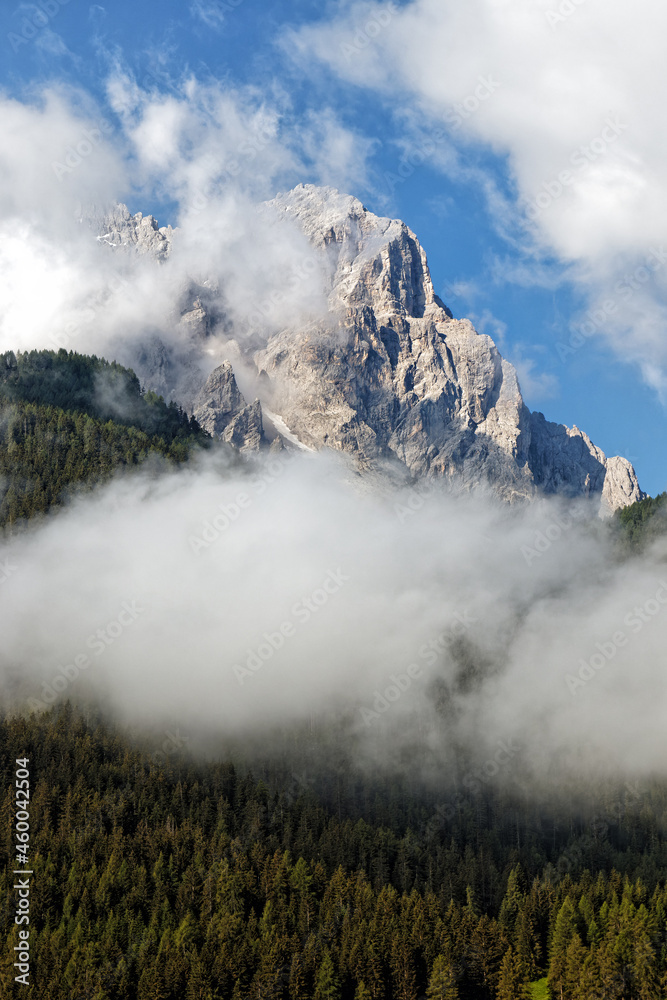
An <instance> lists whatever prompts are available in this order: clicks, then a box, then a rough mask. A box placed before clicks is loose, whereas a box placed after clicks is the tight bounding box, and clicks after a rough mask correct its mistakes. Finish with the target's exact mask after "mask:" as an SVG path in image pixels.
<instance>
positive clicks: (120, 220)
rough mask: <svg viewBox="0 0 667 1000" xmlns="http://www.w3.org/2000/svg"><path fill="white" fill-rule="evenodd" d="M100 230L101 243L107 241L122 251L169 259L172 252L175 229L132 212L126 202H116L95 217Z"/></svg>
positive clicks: (151, 217) (149, 217) (98, 238)
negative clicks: (121, 203)
mask: <svg viewBox="0 0 667 1000" xmlns="http://www.w3.org/2000/svg"><path fill="white" fill-rule="evenodd" d="M95 225H96V228H98V229H99V230H100V233H99V236H98V237H97V240H98V242H100V243H106V244H107V245H108V246H111V247H114V249H116V250H117V251H120V252H123V251H125V252H131V251H136V252H138V253H142V254H149V255H150V256H151V257H154V258H155V259H156V260H166V259H167V257H168V256H169V254H170V252H171V245H172V240H173V235H174V230H173V229H172V228H171V226H162V227H159V226H158V224H157V220H156V219H154V218H153V216H152V215H142V214H141V212H137V214H136V215H130V212H129V210H128V209H127V207H126V206H125V205H116V206H114V208H112V209H110V210H109V211H106V212H105V213H104V214H103V216H102V217H101V218H100V219H99V220H95Z"/></svg>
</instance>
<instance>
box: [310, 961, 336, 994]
mask: <svg viewBox="0 0 667 1000" xmlns="http://www.w3.org/2000/svg"><path fill="white" fill-rule="evenodd" d="M313 997H314V1000H339V998H340V990H339V988H338V978H337V976H336V970H335V969H334V964H333V960H332V958H331V955H330V953H329V952H328V951H325V952H324V955H323V956H322V961H321V962H320V966H319V969H318V970H317V976H316V977H315V993H314V995H313Z"/></svg>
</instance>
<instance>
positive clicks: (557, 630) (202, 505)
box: [0, 453, 667, 772]
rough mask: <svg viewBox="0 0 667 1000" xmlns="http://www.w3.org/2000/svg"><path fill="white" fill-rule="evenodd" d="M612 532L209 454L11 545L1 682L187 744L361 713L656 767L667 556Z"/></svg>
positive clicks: (16, 700) (481, 749)
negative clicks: (88, 700)
mask: <svg viewBox="0 0 667 1000" xmlns="http://www.w3.org/2000/svg"><path fill="white" fill-rule="evenodd" d="M607 537H608V536H607V529H606V528H605V526H604V525H603V524H602V523H601V522H600V521H599V519H598V518H597V517H596V516H595V512H594V511H593V510H592V509H588V507H587V505H586V503H585V502H582V503H581V504H580V505H579V506H577V507H572V506H568V505H565V504H564V503H562V502H558V501H553V502H548V503H547V502H540V503H536V504H535V505H532V506H527V507H521V508H507V507H502V506H499V505H498V504H497V503H496V502H494V501H492V500H490V499H488V500H487V499H484V498H482V497H480V496H478V497H470V496H466V497H458V498H457V497H455V496H452V495H447V494H446V493H445V492H443V491H442V490H440V489H438V488H433V489H431V490H430V491H428V492H424V491H423V490H422V492H419V491H417V490H415V489H412V490H410V489H407V490H405V489H404V490H399V491H395V490H393V489H392V490H389V489H384V490H380V489H379V488H377V487H374V488H372V489H371V488H370V487H369V485H368V484H367V483H364V481H363V480H361V479H358V478H357V477H356V476H354V475H353V474H352V473H350V472H349V470H348V468H347V466H346V465H345V464H343V463H342V462H341V461H340V460H339V459H337V458H334V457H331V456H327V455H319V456H315V457H312V456H293V457H290V456H278V457H270V458H269V457H267V458H266V459H264V460H262V461H260V462H258V463H256V464H253V465H251V466H246V465H244V464H242V463H240V461H238V460H234V459H231V458H227V457H225V454H224V453H223V454H219V455H217V456H214V457H213V458H211V457H205V458H202V459H201V460H197V461H195V463H194V464H191V465H190V466H189V467H187V468H185V469H182V470H181V471H178V472H175V473H169V474H165V475H160V476H156V475H155V474H151V473H148V472H146V473H144V474H142V475H140V476H137V477H129V478H124V479H121V480H118V481H116V482H114V483H112V484H111V485H110V486H108V487H105V488H104V489H103V490H100V491H98V492H97V493H96V494H94V495H93V496H92V497H88V498H85V499H81V500H79V501H77V502H76V503H74V504H73V505H72V506H71V507H70V508H69V509H66V510H64V511H61V512H60V513H58V514H57V515H54V516H53V517H51V518H50V519H48V520H47V521H46V522H44V523H43V524H42V525H41V526H39V527H37V528H35V529H33V530H30V531H28V532H26V533H25V534H24V535H23V536H21V537H19V538H16V539H14V540H13V541H11V542H9V543H7V544H5V545H4V546H3V548H2V551H1V552H0V562H1V563H2V565H3V574H4V582H3V584H2V602H3V643H2V650H1V651H0V662H1V663H2V678H3V684H4V686H5V688H6V690H7V692H8V694H9V695H10V699H11V702H12V703H13V704H14V705H19V704H20V705H23V706H25V705H26V704H29V705H30V706H31V707H32V708H39V707H40V705H41V706H44V705H46V704H50V703H52V701H53V700H54V699H55V697H56V695H57V696H58V697H59V698H60V697H70V698H72V699H73V700H75V701H76V700H77V698H82V697H84V696H85V697H88V696H89V695H90V694H91V692H92V693H93V694H94V695H95V696H96V697H99V698H100V699H101V700H102V701H103V703H104V705H105V706H107V707H111V708H112V709H113V710H114V711H116V712H117V713H119V715H120V716H121V717H122V718H124V719H128V720H130V721H133V722H139V723H140V722H142V721H144V720H151V722H156V721H157V722H158V723H159V722H160V720H169V721H170V722H172V723H173V722H174V720H176V721H177V723H178V724H179V725H181V727H182V732H184V733H188V734H190V735H193V734H194V735H196V734H197V733H198V732H201V731H209V732H219V733H221V734H239V733H243V732H248V733H253V734H256V733H257V732H258V731H261V730H268V729H269V728H270V727H272V726H273V725H275V724H278V723H291V722H293V721H303V720H305V719H307V718H309V717H310V716H311V715H313V714H317V715H330V714H335V713H338V712H345V714H346V715H347V717H348V719H349V718H351V719H352V720H353V722H352V725H353V727H354V728H355V730H356V731H357V734H358V735H359V737H360V739H361V744H360V745H361V746H363V745H364V744H365V743H367V745H368V746H369V747H370V746H373V747H375V748H377V746H378V745H379V744H378V741H380V742H381V741H382V740H383V739H384V737H387V745H392V746H393V748H394V749H395V746H396V740H397V738H398V734H399V733H400V734H401V739H403V738H404V739H405V740H406V741H408V740H413V739H414V738H415V736H417V737H418V739H419V741H420V742H421V743H422V744H423V746H424V747H430V748H431V750H433V751H438V750H442V752H444V753H446V752H447V747H448V746H449V745H450V744H451V742H452V741H453V740H455V741H456V742H458V743H460V742H461V741H464V742H466V743H467V744H468V745H469V746H470V748H471V750H473V751H474V753H475V754H476V755H477V756H482V758H483V756H484V755H485V754H486V755H493V753H494V751H495V750H496V749H497V745H498V741H499V740H505V741H507V740H514V745H516V744H520V745H521V747H522V751H523V752H522V759H523V761H524V762H525V761H527V760H529V761H530V766H531V768H533V767H534V768H536V769H537V770H538V771H539V769H540V767H541V765H542V763H544V764H548V763H549V762H550V761H551V760H552V758H553V757H554V756H558V757H564V758H570V757H571V758H572V759H576V760H579V761H580V762H581V763H582V764H583V765H584V766H586V765H587V764H588V765H590V766H591V768H593V767H594V768H596V769H600V768H601V769H602V770H609V771H610V772H614V770H615V769H617V768H618V767H620V766H621V764H622V765H623V767H625V768H627V769H628V771H629V772H641V771H642V770H644V769H653V768H657V769H662V768H663V767H664V761H665V759H667V755H666V753H665V751H666V749H667V736H666V735H665V727H664V713H665V707H664V696H663V691H664V683H663V673H664V648H665V634H666V630H667V564H666V563H665V561H664V555H665V546H664V544H663V545H661V546H658V547H657V548H656V549H654V551H653V552H652V553H650V554H649V555H648V556H646V557H644V558H643V559H642V560H641V561H636V562H624V563H617V562H616V561H615V560H614V558H613V555H612V552H611V549H610V547H609V545H608V543H607V541H605V539H607ZM436 697H437V698H439V700H440V705H441V709H442V705H443V697H444V704H445V709H444V711H441V714H440V715H438V716H436V714H435V712H434V703H435V699H436ZM26 699H31V700H30V701H29V702H27V701H26Z"/></svg>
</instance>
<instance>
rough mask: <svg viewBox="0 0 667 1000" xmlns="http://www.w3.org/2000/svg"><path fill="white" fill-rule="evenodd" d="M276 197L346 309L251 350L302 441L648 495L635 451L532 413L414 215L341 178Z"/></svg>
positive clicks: (334, 305) (438, 470) (629, 498)
mask: <svg viewBox="0 0 667 1000" xmlns="http://www.w3.org/2000/svg"><path fill="white" fill-rule="evenodd" d="M271 204H272V206H273V208H274V209H275V211H277V212H278V213H280V214H283V215H285V216H287V217H289V218H292V219H294V220H296V221H297V222H298V224H299V226H300V227H301V228H302V229H303V231H304V232H305V233H306V235H307V236H308V237H309V239H310V241H311V243H312V244H313V246H314V247H315V248H317V249H318V250H319V251H320V253H321V254H322V255H323V256H324V257H325V258H326V261H327V264H328V271H329V275H330V279H329V287H328V294H329V306H330V310H331V314H332V316H333V317H335V318H336V325H335V329H333V330H332V329H331V327H327V326H326V325H322V326H321V327H320V328H314V329H309V330H299V329H288V330H284V331H282V332H281V333H279V334H278V335H276V336H274V337H272V338H271V340H270V341H269V342H268V343H267V345H266V347H265V348H264V349H263V350H260V351H258V352H256V353H255V355H254V361H255V364H256V365H257V368H258V369H259V370H260V371H262V370H263V371H265V372H266V373H267V375H268V376H269V378H270V379H271V383H272V385H274V386H275V387H276V388H275V392H274V397H273V402H272V405H273V408H274V409H275V410H276V411H277V412H278V413H280V415H281V416H282V418H283V419H284V420H285V422H286V424H287V425H288V426H289V428H290V430H291V431H292V432H293V433H294V434H296V435H297V436H298V437H299V438H300V439H301V440H302V441H304V442H305V443H306V444H308V445H309V446H311V447H315V448H322V447H325V446H327V447H333V448H338V449H340V450H343V451H346V452H350V453H352V454H354V455H355V457H356V458H357V460H358V461H359V463H360V465H361V466H365V465H368V464H369V463H372V462H374V461H375V460H377V459H380V458H387V457H391V456H393V457H395V458H397V459H399V460H400V461H401V462H402V463H404V465H405V466H406V467H407V469H408V470H409V471H410V473H411V474H412V475H413V476H416V477H422V476H438V477H448V478H451V479H453V480H454V479H455V480H456V481H457V482H459V483H461V484H462V485H464V486H466V487H469V488H472V487H475V486H479V485H482V484H486V485H489V486H490V487H492V488H493V489H494V491H495V492H497V493H499V494H500V495H501V496H503V497H505V498H506V499H508V500H514V499H518V498H522V497H530V496H532V495H534V494H535V493H536V492H537V491H544V492H546V493H561V494H565V495H569V496H581V495H594V494H597V495H599V496H600V497H601V498H604V501H605V505H608V506H610V507H611V508H612V509H613V508H616V507H619V506H624V505H625V504H628V503H632V502H634V501H635V500H636V499H639V498H640V497H641V496H642V493H641V490H640V489H639V485H638V483H637V477H636V475H635V473H634V470H633V469H632V466H631V465H630V464H629V463H628V462H626V461H625V460H624V459H619V458H614V459H609V460H608V459H607V458H606V457H605V455H604V454H603V452H602V451H600V449H599V448H596V447H595V445H593V443H592V442H591V441H590V439H589V438H588V437H587V435H586V434H584V433H582V432H581V431H579V430H578V429H577V428H576V427H575V428H572V429H570V428H567V427H564V426H562V425H559V424H554V423H549V422H548V421H546V420H545V419H544V417H543V416H542V414H531V413H530V412H529V410H528V409H527V407H526V406H525V404H524V402H523V399H522V396H521V390H520V388H519V382H518V379H517V375H516V371H515V369H514V367H513V366H512V365H511V364H510V363H509V362H508V361H506V360H504V359H503V358H502V357H501V356H500V353H499V352H498V349H497V348H496V346H495V344H494V343H493V341H492V340H491V338H490V337H488V336H486V335H484V334H479V333H477V331H476V330H475V329H474V327H473V326H472V324H471V323H470V322H469V321H468V320H457V319H454V318H453V316H452V314H451V312H450V311H449V310H448V309H447V308H446V307H445V305H444V304H443V303H442V302H441V301H440V300H439V299H438V297H437V296H436V294H435V292H434V289H433V283H432V281H431V277H430V273H429V269H428V263H427V261H426V256H425V254H424V251H423V249H422V247H421V246H420V244H419V241H418V240H417V237H416V236H415V234H414V233H412V232H411V230H410V229H409V228H408V227H407V226H406V225H405V224H404V223H402V222H398V221H396V220H391V219H381V218H378V217H377V216H375V215H373V214H372V213H370V212H368V211H367V210H366V209H365V208H364V206H363V205H362V204H361V202H359V201H357V199H355V198H351V197H348V196H345V195H340V194H339V193H338V192H337V191H334V190H332V189H330V188H325V189H322V188H316V187H312V186H308V185H306V186H300V187H298V188H296V189H295V190H294V191H291V192H289V193H288V194H286V195H280V196H278V198H276V199H275V200H274V202H272V203H271Z"/></svg>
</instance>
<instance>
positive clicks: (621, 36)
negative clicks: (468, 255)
mask: <svg viewBox="0 0 667 1000" xmlns="http://www.w3.org/2000/svg"><path fill="white" fill-rule="evenodd" d="M666 27H667V11H666V10H665V8H664V5H663V4H661V3H660V2H659V0H641V2H640V3H639V4H638V5H635V6H634V7H633V8H632V10H630V8H629V7H628V6H627V4H624V3H623V2H622V0H612V2H607V0H579V2H577V0H575V2H572V3H569V2H568V3H560V4H558V3H556V2H555V0H538V2H533V0H472V2H470V3H467V4H457V3H453V2H447V3H442V2H440V0H413V2H410V3H407V4H404V5H402V6H400V7H397V6H394V5H392V4H368V3H351V4H347V5H345V7H344V8H343V10H342V12H340V13H339V14H337V15H336V16H335V17H334V18H333V19H331V20H328V21H325V22H324V23H321V24H319V25H308V26H305V27H302V28H300V29H299V30H298V31H296V32H291V33H289V34H288V35H287V36H286V39H285V47H286V48H287V50H288V51H290V52H291V53H292V54H293V56H294V57H295V58H297V59H298V60H300V61H301V63H302V64H303V65H306V66H307V65H311V66H314V65H315V63H316V62H318V61H319V63H320V64H325V65H327V66H328V67H329V68H330V69H331V70H332V71H333V72H334V73H335V74H336V75H337V76H339V77H341V78H343V79H345V80H346V81H349V82H351V83H354V84H358V85H360V86H363V87H367V88H373V89H374V90H376V91H378V92H380V93H381V94H384V95H386V97H387V98H388V99H389V100H391V101H392V103H393V104H394V105H395V107H396V109H397V113H398V114H399V116H403V118H404V119H406V118H407V119H408V120H409V121H410V122H411V123H412V124H411V126H410V127H408V128H407V129H406V135H407V136H408V138H409V140H410V142H411V143H412V152H413V154H415V155H418V156H420V157H421V159H422V161H423V159H424V158H426V159H430V160H431V162H433V163H434V164H435V165H437V166H440V167H441V168H442V169H444V170H445V171H448V172H450V173H452V172H453V173H454V174H457V175H458V176H462V175H463V176H467V178H468V179H469V180H471V181H473V182H474V183H476V184H478V185H479V186H480V188H481V189H482V191H484V193H485V194H486V197H487V200H488V202H489V206H490V208H491V211H492V213H493V214H494V216H495V218H496V221H497V224H498V226H499V228H500V229H501V231H502V232H503V234H504V235H505V236H507V237H508V238H510V239H512V240H513V241H514V242H515V244H516V245H517V246H521V247H522V248H523V249H524V251H525V252H526V253H527V254H528V257H529V258H530V257H533V258H534V259H536V260H539V258H540V257H543V256H547V257H555V258H556V259H557V260H558V261H559V262H560V264H561V265H562V266H563V267H564V268H565V269H566V272H567V275H568V277H569V278H570V279H574V280H575V281H576V282H577V283H578V284H579V286H580V288H581V291H582V293H583V294H584V295H585V296H586V298H587V300H588V308H587V309H584V310H583V312H582V315H581V316H580V317H576V318H575V324H574V328H573V329H572V330H571V331H570V332H571V333H572V335H573V336H574V337H575V339H576V338H577V337H579V338H585V337H602V338H606V341H607V343H608V344H610V345H611V346H612V348H613V349H614V350H615V351H616V352H617V354H618V355H619V356H620V357H621V358H623V359H624V360H626V361H629V362H631V363H636V364H638V365H640V367H641V370H642V373H643V376H644V378H645V380H646V381H647V382H648V383H649V384H650V385H651V386H653V387H654V388H655V389H656V390H658V391H659V392H660V393H663V394H664V390H665V386H666V384H667V383H666V381H665V374H666V365H667V340H666V339H665V336H664V330H665V321H666V319H667V313H666V307H665V297H666V291H667V268H666V267H665V263H667V254H666V252H665V245H664V244H665V240H666V235H667V234H666V232H665V221H664V220H665V217H666V215H667V213H666V208H667V181H666V180H665V178H666V176H667V172H666V170H665V167H666V164H667V139H666V137H665V131H664V128H663V127H662V95H663V94H664V92H665V87H666V86H667V68H666V67H665V62H664V59H662V57H661V53H660V39H661V38H662V37H663V35H664V32H665V28H666ZM406 95H408V96H407V97H406ZM443 131H444V136H442V135H441V133H442V132H443ZM434 137H439V138H438V139H437V141H434ZM488 152H491V153H493V154H495V155H496V156H497V157H501V158H503V159H504V160H505V161H506V164H507V175H508V185H509V186H508V188H507V190H505V191H503V190H501V189H500V188H499V186H498V184H497V183H495V182H494V181H493V180H492V179H491V177H490V175H488V174H487V173H486V171H485V170H484V169H483V167H482V166H480V165H479V164H480V158H479V154H480V153H488ZM517 218H518V219H519V221H520V220H521V219H523V227H521V225H517ZM572 346H576V345H572V344H570V343H569V339H565V340H564V342H563V346H562V351H563V352H564V354H565V355H566V354H567V349H568V348H571V347H572Z"/></svg>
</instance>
